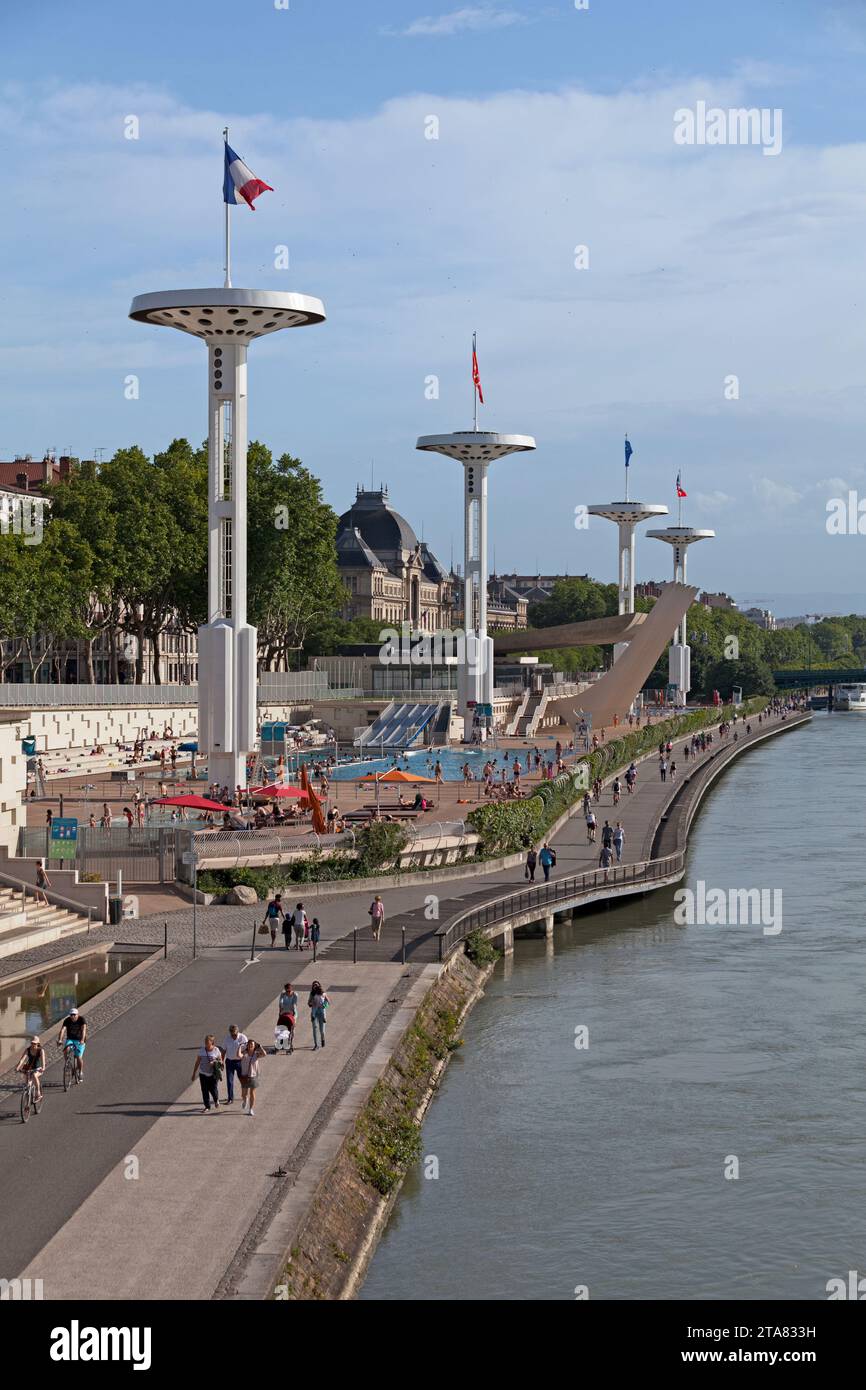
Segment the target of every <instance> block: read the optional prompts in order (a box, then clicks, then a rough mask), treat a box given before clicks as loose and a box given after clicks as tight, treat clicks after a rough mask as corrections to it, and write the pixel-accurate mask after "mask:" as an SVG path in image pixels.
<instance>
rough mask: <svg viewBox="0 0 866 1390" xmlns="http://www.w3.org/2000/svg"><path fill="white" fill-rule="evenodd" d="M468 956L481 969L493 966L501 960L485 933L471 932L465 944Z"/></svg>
mask: <svg viewBox="0 0 866 1390" xmlns="http://www.w3.org/2000/svg"><path fill="white" fill-rule="evenodd" d="M465 947H466V954H467V956H468V957H469V959H470V960H471V962H472V964H473V965H477V966H479V967H482V966H485V965H493V963H494V961H497V960H498V959H499V954H500V953H499V951H497V949H496V947H495V946H494V945H493V943H492V942H491V941H489V940H488V939H487V937H486V936H485V935H484V932H483V931H471V932H470V933H469V935H468V936H467V938H466V942H465Z"/></svg>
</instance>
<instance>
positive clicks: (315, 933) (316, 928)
mask: <svg viewBox="0 0 866 1390" xmlns="http://www.w3.org/2000/svg"><path fill="white" fill-rule="evenodd" d="M321 935H322V928H321V927H320V925H319V919H318V917H314V918H313V921H312V924H311V926H310V942H311V944H312V947H313V951H314V953H315V952H316V951H317V950H318V949H319V938H320V936H321Z"/></svg>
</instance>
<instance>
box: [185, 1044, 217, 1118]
mask: <svg viewBox="0 0 866 1390" xmlns="http://www.w3.org/2000/svg"><path fill="white" fill-rule="evenodd" d="M221 1071H222V1053H221V1052H220V1050H219V1048H218V1047H217V1045H216V1038H215V1037H214V1035H213V1033H207V1034H205V1040H204V1045H203V1046H202V1047H200V1048H199V1050H198V1055H197V1057H196V1059H195V1066H194V1067H193V1069H192V1078H191V1079H192V1080H193V1081H195V1078H196V1076H198V1080H199V1085H200V1086H201V1098H202V1102H203V1105H204V1113H205V1114H209V1113H210V1109H211V1104H213V1108H214V1110H219V1104H220V1102H219V1094H218V1091H217V1087H218V1085H219V1079H220V1073H221Z"/></svg>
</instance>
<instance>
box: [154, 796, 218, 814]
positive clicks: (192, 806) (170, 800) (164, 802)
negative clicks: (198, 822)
mask: <svg viewBox="0 0 866 1390" xmlns="http://www.w3.org/2000/svg"><path fill="white" fill-rule="evenodd" d="M153 804H154V805H155V806H183V807H184V808H185V809H186V810H189V811H228V810H229V809H230V808H229V807H228V806H224V805H223V804H222V802H221V801H208V799H207V797H206V796H193V795H192V793H190V794H189V795H187V796H157V797H155V798H154V803H153Z"/></svg>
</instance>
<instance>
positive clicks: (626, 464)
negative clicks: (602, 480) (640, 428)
mask: <svg viewBox="0 0 866 1390" xmlns="http://www.w3.org/2000/svg"><path fill="white" fill-rule="evenodd" d="M625 442H626V444H627V443H628V435H626V437H625ZM625 500H626V502H627V501H628V454H626V456H625Z"/></svg>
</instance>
